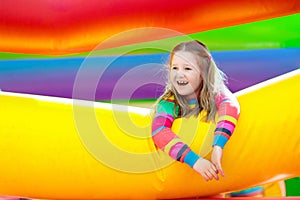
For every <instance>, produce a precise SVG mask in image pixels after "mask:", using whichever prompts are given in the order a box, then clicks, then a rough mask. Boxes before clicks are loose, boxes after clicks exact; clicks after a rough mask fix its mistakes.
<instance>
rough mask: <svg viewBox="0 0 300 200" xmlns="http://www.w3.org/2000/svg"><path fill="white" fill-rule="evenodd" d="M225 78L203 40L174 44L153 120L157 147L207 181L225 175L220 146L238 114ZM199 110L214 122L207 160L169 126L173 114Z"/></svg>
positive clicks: (174, 117)
mask: <svg viewBox="0 0 300 200" xmlns="http://www.w3.org/2000/svg"><path fill="white" fill-rule="evenodd" d="M224 81H225V78H224V75H223V73H222V72H221V71H220V70H219V69H218V68H217V66H216V64H215V62H214V61H213V59H212V56H211V54H210V52H209V50H208V48H207V47H206V46H205V45H204V44H203V43H201V42H199V41H191V42H185V43H181V44H179V45H177V46H176V47H175V48H174V49H173V50H172V52H171V54H170V66H169V82H168V85H167V87H166V91H165V92H164V94H163V95H162V96H161V97H160V98H159V99H158V101H157V104H156V112H155V116H154V119H153V124H152V139H153V141H154V143H155V145H156V147H157V148H159V149H161V150H163V151H165V152H166V153H168V154H169V155H170V156H171V157H172V158H174V159H175V160H177V161H180V162H183V163H186V164H188V165H189V166H190V167H192V168H193V169H194V170H195V171H196V172H198V173H199V174H201V176H202V177H203V178H204V179H205V180H206V181H208V180H212V179H213V178H214V179H216V180H218V179H219V177H218V174H220V175H221V176H224V175H225V174H224V172H223V169H222V165H221V159H222V153H223V148H224V145H225V144H226V142H227V141H228V139H229V138H230V136H231V135H232V133H233V131H234V128H235V125H236V123H237V120H238V117H239V110H240V108H239V103H238V101H237V99H236V98H235V96H234V95H233V94H232V93H231V92H230V91H229V90H228V89H227V87H226V86H225V83H224ZM201 111H205V113H206V115H205V121H207V122H209V121H212V122H215V123H217V124H216V129H215V131H214V141H213V144H212V146H213V150H212V155H211V160H210V161H209V160H206V159H204V158H202V157H200V156H199V155H197V154H196V153H195V152H193V151H192V150H191V149H190V147H189V146H188V145H187V144H185V143H184V142H183V141H182V140H181V139H180V138H179V137H178V136H177V135H176V134H175V133H173V132H172V130H171V127H172V123H173V121H174V120H175V119H176V118H180V117H190V116H193V115H194V116H198V115H199V113H200V112H201ZM216 116H218V117H217V120H215V117H216ZM199 123H201V122H199Z"/></svg>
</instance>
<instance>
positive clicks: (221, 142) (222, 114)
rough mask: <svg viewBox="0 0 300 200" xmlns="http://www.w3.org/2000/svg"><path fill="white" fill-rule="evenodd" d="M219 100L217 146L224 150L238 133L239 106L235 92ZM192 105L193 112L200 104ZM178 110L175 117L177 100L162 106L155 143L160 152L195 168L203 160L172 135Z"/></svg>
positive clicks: (155, 121) (156, 118)
mask: <svg viewBox="0 0 300 200" xmlns="http://www.w3.org/2000/svg"><path fill="white" fill-rule="evenodd" d="M215 99H216V104H217V108H218V118H217V121H216V123H217V124H216V129H215V131H214V134H215V136H214V141H213V146H215V145H218V146H220V147H221V148H224V146H225V144H226V143H227V141H228V140H229V138H230V136H231V135H232V133H233V131H234V129H235V125H236V123H237V120H238V117H239V104H238V102H237V100H236V99H235V96H234V95H233V94H232V93H231V92H228V94H222V95H220V96H218V97H216V98H215ZM189 103H190V107H191V108H192V107H194V106H195V103H196V101H195V100H194V101H190V102H189ZM178 110H179V108H178V107H177V108H176V114H174V100H173V99H172V98H169V99H165V100H162V101H160V102H159V103H158V106H157V109H156V114H155V116H154V119H153V123H152V139H153V141H154V143H155V145H156V147H157V148H159V149H161V150H163V151H164V152H166V153H168V154H169V155H170V156H171V157H172V158H173V159H175V160H177V161H180V162H184V163H186V164H188V165H189V166H191V167H193V166H194V164H195V162H196V161H197V160H198V159H199V158H200V156H199V155H197V154H196V153H195V152H193V151H192V150H191V149H190V147H189V146H188V145H187V144H185V143H184V142H183V141H182V140H181V139H180V138H179V137H178V136H177V135H176V134H175V133H174V132H172V131H171V127H172V124H173V121H174V120H175V119H176V115H177V114H178Z"/></svg>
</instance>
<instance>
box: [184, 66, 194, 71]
mask: <svg viewBox="0 0 300 200" xmlns="http://www.w3.org/2000/svg"><path fill="white" fill-rule="evenodd" d="M184 69H185V70H187V71H189V70H192V68H191V67H185V68H184Z"/></svg>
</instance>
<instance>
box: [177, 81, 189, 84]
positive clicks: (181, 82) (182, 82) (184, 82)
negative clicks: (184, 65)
mask: <svg viewBox="0 0 300 200" xmlns="http://www.w3.org/2000/svg"><path fill="white" fill-rule="evenodd" d="M177 83H178V84H179V85H186V84H188V83H189V82H187V81H177Z"/></svg>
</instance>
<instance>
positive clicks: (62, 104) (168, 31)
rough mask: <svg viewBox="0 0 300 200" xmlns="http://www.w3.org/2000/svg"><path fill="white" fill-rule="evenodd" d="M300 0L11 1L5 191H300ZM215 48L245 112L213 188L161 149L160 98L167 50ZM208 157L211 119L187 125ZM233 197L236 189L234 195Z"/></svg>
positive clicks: (36, 195) (2, 54) (165, 194)
mask: <svg viewBox="0 0 300 200" xmlns="http://www.w3.org/2000/svg"><path fill="white" fill-rule="evenodd" d="M299 11H300V1H298V0H286V1H270V0H243V1H238V0H232V1H226V0H214V1H209V0H191V1H167V0H160V1H153V0H143V1H130V0H110V1H98V0H59V1H58V0H52V1H49V0H40V1H27V0H15V1H11V0H2V1H1V3H0V38H1V40H0V89H1V91H0V138H1V142H0V152H1V158H0V159H1V165H0V172H1V173H0V195H2V196H3V198H4V196H6V197H8V196H14V197H23V198H33V199H178V198H201V197H208V196H210V197H211V196H215V195H217V194H230V193H232V194H234V192H236V191H245V190H247V189H248V188H257V187H263V188H265V195H266V196H268V194H269V196H272V191H271V189H270V190H269V189H268V187H269V188H273V189H274V187H273V186H274V185H276V184H277V183H278V182H281V183H282V182H283V183H285V184H284V185H285V186H286V188H285V189H286V192H283V190H281V189H278V188H277V189H275V190H274V191H275V192H274V193H273V196H281V197H283V196H287V195H292V196H297V195H300V194H299V193H298V194H297V191H299V190H300V184H299V181H298V180H299V178H298V177H299V176H300V147H299V144H300V131H299V127H298V125H297V124H298V123H299V121H300V106H299V102H300V92H299V88H300V70H299V66H300V29H299V27H300V14H299ZM192 39H197V40H200V41H202V42H204V43H205V44H206V45H207V46H208V48H209V49H210V51H211V52H212V55H213V58H214V60H215V61H216V63H217V65H218V66H219V67H220V68H221V69H222V71H224V72H225V73H226V75H227V77H228V87H229V89H230V90H232V91H233V92H234V93H235V95H236V96H237V98H238V101H239V102H240V105H241V115H240V119H239V121H238V125H237V127H236V129H235V132H234V134H233V136H232V137H231V139H230V140H229V142H228V144H227V145H226V147H225V149H224V155H223V160H222V161H223V168H224V171H225V173H226V177H224V178H221V179H220V180H219V181H214V180H213V181H209V182H206V181H205V180H204V179H203V178H202V177H201V176H199V175H198V174H197V173H195V172H194V171H193V170H192V169H191V168H190V167H188V166H185V165H183V164H181V163H179V162H174V161H173V160H171V159H170V158H169V157H168V156H166V155H165V154H164V153H163V152H160V151H158V150H156V148H155V147H154V144H153V142H152V139H151V105H153V103H154V101H155V99H157V98H158V97H159V96H160V95H161V94H162V92H163V91H164V87H165V81H166V80H165V78H164V75H163V74H164V66H165V64H166V63H167V61H168V56H169V54H168V52H169V51H170V50H171V49H172V48H173V47H174V46H175V45H176V44H177V43H179V42H182V41H189V40H192ZM175 124H176V126H175V128H174V131H175V132H176V133H177V134H179V135H180V136H181V137H182V138H183V139H185V140H186V141H187V143H189V144H190V145H191V148H192V149H194V150H195V151H196V152H199V154H207V153H208V152H209V151H210V149H211V145H210V144H211V143H210V141H211V135H209V134H206V133H207V132H208V131H209V130H210V128H211V126H212V124H209V123H204V122H203V123H199V121H198V120H197V119H194V120H184V119H182V120H178V121H176V122H175ZM228 198H230V197H228Z"/></svg>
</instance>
